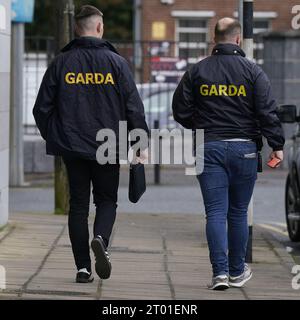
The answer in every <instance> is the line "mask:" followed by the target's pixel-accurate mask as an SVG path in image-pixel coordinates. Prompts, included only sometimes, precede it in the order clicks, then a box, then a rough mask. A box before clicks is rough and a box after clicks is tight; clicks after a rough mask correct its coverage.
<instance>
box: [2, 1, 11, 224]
mask: <svg viewBox="0 0 300 320" xmlns="http://www.w3.org/2000/svg"><path fill="white" fill-rule="evenodd" d="M10 5H11V1H10V0H0V19H1V21H0V48H1V50H0V227H1V226H3V225H5V224H6V222H7V219H8V172H9V169H8V157H9V156H8V154H9V152H8V150H9V95H10V93H9V81H10V24H11V23H10ZM4 15H5V16H6V17H5V20H6V21H5V23H4Z"/></svg>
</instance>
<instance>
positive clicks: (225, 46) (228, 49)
mask: <svg viewBox="0 0 300 320" xmlns="http://www.w3.org/2000/svg"><path fill="white" fill-rule="evenodd" d="M212 55H234V56H236V55H238V56H242V57H246V54H245V52H244V51H243V50H242V49H241V48H240V47H239V46H238V45H236V44H231V43H218V44H217V45H216V46H215V47H214V48H213V50H212Z"/></svg>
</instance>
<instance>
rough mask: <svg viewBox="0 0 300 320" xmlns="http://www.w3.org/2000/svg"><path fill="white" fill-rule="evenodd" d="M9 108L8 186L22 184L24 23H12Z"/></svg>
mask: <svg viewBox="0 0 300 320" xmlns="http://www.w3.org/2000/svg"><path fill="white" fill-rule="evenodd" d="M11 60H12V61H11V108H10V170H9V176H10V186H22V185H24V155H23V152H24V151H23V62H24V23H12V42H11Z"/></svg>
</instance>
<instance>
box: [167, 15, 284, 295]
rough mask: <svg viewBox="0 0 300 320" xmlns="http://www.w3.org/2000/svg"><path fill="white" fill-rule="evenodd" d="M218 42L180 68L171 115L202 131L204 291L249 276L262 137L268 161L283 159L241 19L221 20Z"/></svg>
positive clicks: (266, 86)
mask: <svg viewBox="0 0 300 320" xmlns="http://www.w3.org/2000/svg"><path fill="white" fill-rule="evenodd" d="M215 42H216V46H215V47H214V49H213V51H212V55H211V56H210V57H207V58H206V59H204V60H202V61H200V62H199V63H197V64H196V65H194V66H193V67H192V68H191V69H190V70H189V71H187V72H186V73H185V75H184V77H183V79H182V80H181V82H180V84H179V86H178V88H177V90H176V92H175V94H174V99H173V113H174V118H175V120H176V121H178V122H179V123H180V124H182V125H183V126H184V127H185V128H189V129H204V170H203V173H202V174H201V175H199V176H198V180H199V182H200V186H201V190H202V195H203V200H204V205H205V211H206V219H207V223H206V234H207V240H208V246H209V252H210V261H211V264H212V269H213V278H212V283H211V285H210V286H209V288H210V289H215V290H223V289H227V288H228V287H229V286H232V287H242V286H243V285H244V284H245V283H246V282H247V281H248V280H250V278H251V277H252V272H251V269H250V267H249V266H248V265H247V264H245V255H246V248H247V241H248V227H247V209H248V205H249V202H250V199H251V196H252V192H253V188H254V184H255V180H256V177H257V167H258V153H257V152H258V151H260V149H261V146H262V144H261V135H264V136H265V137H266V138H267V141H268V144H269V145H270V147H271V148H272V149H273V152H272V153H271V155H270V158H278V159H279V160H281V161H282V160H283V151H282V150H283V146H284V136H283V132H282V128H281V124H280V122H279V120H278V118H277V115H276V103H275V101H274V99H273V96H272V93H271V87H270V82H269V80H268V78H267V76H266V74H265V73H264V72H263V71H262V69H261V68H260V67H258V66H257V65H256V64H255V63H253V62H251V61H250V60H248V59H247V58H246V57H245V53H244V52H243V50H242V49H241V48H240V42H241V26H240V24H239V22H238V21H236V20H234V19H231V18H223V19H221V20H219V22H218V23H217V25H216V27H215ZM197 147H198V148H201V146H197ZM197 160H199V159H197ZM226 223H227V226H226ZM227 227H228V230H227Z"/></svg>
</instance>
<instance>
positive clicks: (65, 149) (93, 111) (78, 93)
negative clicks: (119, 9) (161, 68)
mask: <svg viewBox="0 0 300 320" xmlns="http://www.w3.org/2000/svg"><path fill="white" fill-rule="evenodd" d="M33 115H34V117H35V120H36V124H37V126H38V128H39V130H40V132H41V135H42V137H43V138H44V139H45V140H46V145H47V153H48V154H50V155H62V156H64V155H67V156H77V157H80V158H85V159H90V160H95V159H96V151H97V148H98V147H99V145H100V144H101V142H97V141H96V135H97V132H98V131H99V130H100V129H112V130H113V131H114V132H115V134H116V137H117V143H118V136H119V121H127V122H128V130H132V129H144V130H146V131H148V127H147V124H146V122H145V116H144V106H143V103H142V101H141V99H140V96H139V94H138V91H137V88H136V85H135V83H134V80H133V77H132V73H131V71H130V68H129V65H128V63H127V61H126V60H125V59H124V58H122V57H121V56H120V55H119V54H118V53H117V51H116V50H115V48H114V47H113V46H112V45H111V44H110V43H109V42H107V41H104V40H100V39H97V38H93V37H82V38H78V39H75V40H73V41H71V42H70V43H69V44H68V45H67V46H66V47H65V48H64V49H63V50H62V52H61V53H60V54H59V55H58V56H57V57H56V58H55V59H54V61H53V62H52V63H51V65H50V66H49V68H48V69H47V71H46V73H45V76H44V78H43V81H42V84H41V87H40V90H39V93H38V96H37V99H36V103H35V106H34V109H33Z"/></svg>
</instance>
